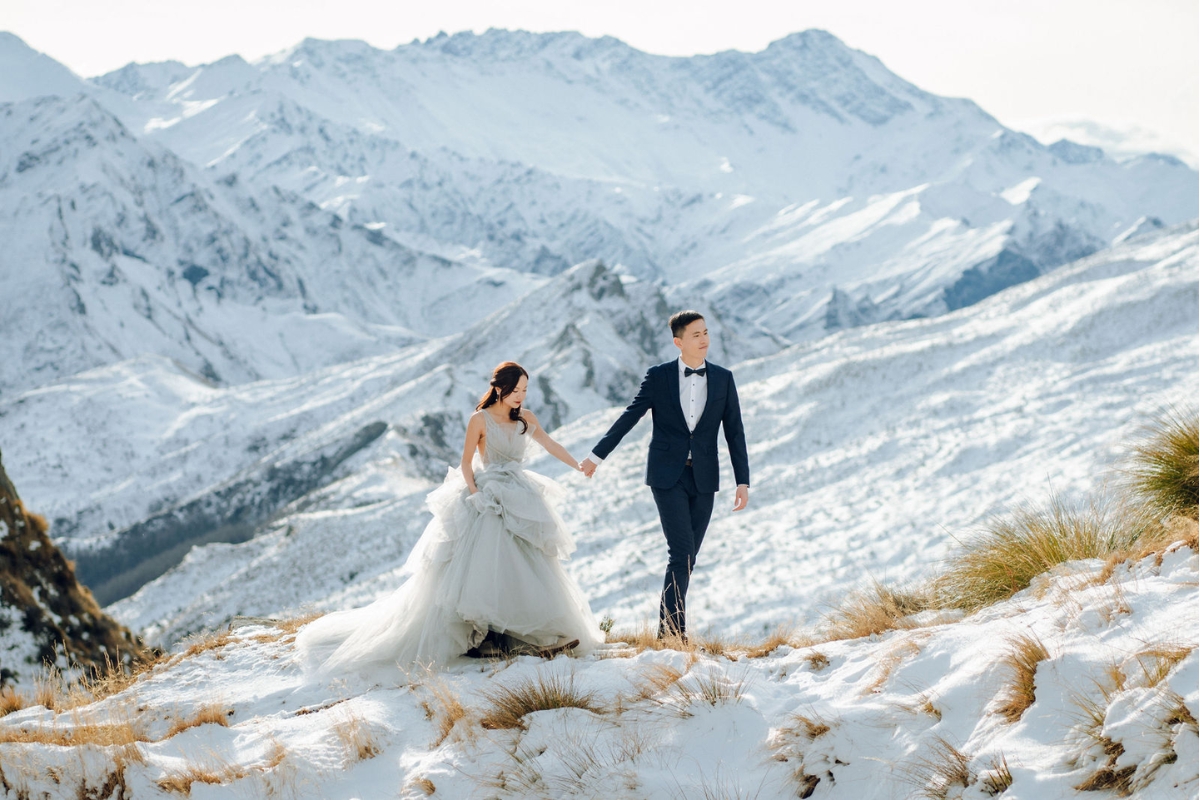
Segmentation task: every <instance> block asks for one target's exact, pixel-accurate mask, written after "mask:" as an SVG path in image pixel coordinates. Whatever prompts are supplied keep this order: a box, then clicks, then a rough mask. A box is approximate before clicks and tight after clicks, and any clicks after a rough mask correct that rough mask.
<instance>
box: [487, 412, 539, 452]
mask: <svg viewBox="0 0 1200 800" xmlns="http://www.w3.org/2000/svg"><path fill="white" fill-rule="evenodd" d="M483 420H484V428H485V430H486V431H487V442H486V444H485V445H484V449H483V463H484V464H504V463H507V462H509V461H518V462H519V461H524V460H525V445H526V444H527V442H528V441H529V436H530V434H532V433H533V429H534V426H533V423H527V424H528V425H529V427H528V428H526V430H525V433H521V432H520V430H521V423H519V422H506V423H501V422H496V420H494V419H493V418H492V415H491V414H489V413H488V412H487V411H484V412H483Z"/></svg>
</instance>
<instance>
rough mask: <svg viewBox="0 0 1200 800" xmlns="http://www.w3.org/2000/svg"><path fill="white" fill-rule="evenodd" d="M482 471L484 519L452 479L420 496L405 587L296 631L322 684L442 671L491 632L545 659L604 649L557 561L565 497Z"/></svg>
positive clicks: (453, 475)
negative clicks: (421, 520) (422, 509)
mask: <svg viewBox="0 0 1200 800" xmlns="http://www.w3.org/2000/svg"><path fill="white" fill-rule="evenodd" d="M477 463H478V462H477ZM479 466H480V468H479V469H477V470H476V471H475V483H476V486H477V487H478V488H479V491H480V493H481V495H482V497H483V502H482V506H483V508H482V510H477V509H476V508H475V507H474V506H473V505H472V504H471V503H468V502H467V497H468V494H469V492H468V489H467V485H466V481H465V479H464V478H463V475H462V472H461V470H459V469H457V468H453V467H452V468H450V469H448V470H447V472H446V478H445V480H444V481H443V482H442V485H441V486H439V487H438V488H436V489H434V490H433V491H432V492H430V493H429V494H428V495H427V496H426V504H427V506H428V508H429V510H430V511H431V512H432V513H433V519H432V520H431V521H430V522H429V524H428V525H427V526H426V528H425V531H424V533H422V535H421V538H420V539H419V540H418V542H417V544H416V546H415V547H414V548H413V551H412V552H411V553H410V554H409V557H408V559H407V561H406V562H405V567H404V571H405V572H406V573H409V577H408V579H407V580H406V581H405V583H404V584H403V585H402V586H400V588H398V589H397V590H396V591H395V592H393V593H392V594H390V595H387V596H385V597H382V598H380V599H379V600H377V601H375V602H374V603H372V604H371V605H369V606H365V607H363V608H359V609H354V610H351V611H342V612H336V613H333V614H328V615H326V616H325V617H322V618H320V619H318V620H315V621H314V622H312V623H310V624H309V625H307V626H306V627H305V628H304V629H302V630H301V632H300V634H299V635H298V636H297V640H296V644H297V648H298V649H299V650H301V652H302V653H303V654H304V657H305V660H306V662H307V663H309V664H310V665H312V664H317V665H318V669H319V672H320V673H321V674H322V675H331V674H336V673H337V672H339V671H343V670H346V669H364V668H367V669H369V668H371V667H375V666H381V665H395V664H397V663H398V664H400V665H401V666H406V665H418V664H421V665H438V664H444V663H446V662H448V661H450V660H452V659H453V658H455V657H456V656H459V655H461V654H463V653H465V652H466V651H467V650H468V649H469V648H470V647H473V646H476V645H478V644H479V642H480V641H481V640H482V639H483V638H484V636H485V635H486V634H487V632H488V631H489V630H491V631H495V632H497V633H504V634H508V635H509V636H514V637H516V638H518V639H521V640H523V641H526V642H529V643H531V644H534V645H537V646H541V647H546V646H551V645H554V644H556V643H558V642H559V641H560V640H561V638H563V637H566V638H568V639H579V642H580V644H579V647H578V648H576V652H577V653H580V654H586V653H587V652H590V651H591V650H592V649H594V648H595V646H596V645H598V644H599V643H600V642H601V641H602V637H601V632H600V629H599V626H598V625H597V623H596V620H595V617H594V616H593V615H592V612H591V608H590V607H589V605H588V602H587V598H586V597H584V595H583V593H582V592H581V591H580V590H579V587H578V585H577V584H576V583H575V581H574V580H573V579H572V578H571V577H570V575H568V574H567V572H566V570H565V569H564V567H563V564H562V561H561V559H563V558H566V557H567V556H569V555H570V554H571V553H572V552H574V550H575V541H574V539H573V537H572V536H571V535H570V533H569V531H567V528H566V525H565V524H564V523H563V520H562V518H561V517H560V516H559V514H558V512H557V511H556V510H555V506H556V505H557V503H558V502H559V501H560V500H561V499H562V497H563V496H564V495H565V492H564V490H563V489H562V487H561V486H560V485H559V484H557V483H556V482H554V481H553V480H550V479H549V478H546V477H545V476H542V475H539V474H537V473H535V472H529V471H527V470H525V469H523V468H522V466H521V464H520V462H519V461H515V460H513V461H500V462H497V463H491V464H488V465H486V466H484V465H483V464H482V463H479ZM476 502H478V501H476Z"/></svg>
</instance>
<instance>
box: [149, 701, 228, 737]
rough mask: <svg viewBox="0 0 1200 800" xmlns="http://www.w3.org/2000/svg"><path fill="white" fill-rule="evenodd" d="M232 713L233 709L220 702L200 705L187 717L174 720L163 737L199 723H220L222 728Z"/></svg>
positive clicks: (194, 726) (173, 734)
mask: <svg viewBox="0 0 1200 800" xmlns="http://www.w3.org/2000/svg"><path fill="white" fill-rule="evenodd" d="M232 715H233V709H231V708H229V707H227V706H223V705H221V704H220V703H211V704H209V705H206V706H201V707H200V708H199V709H197V710H196V713H195V714H193V715H192V716H190V717H187V718H182V717H181V718H179V719H177V720H175V722H174V723H172V725H171V727H170V729H168V730H167V735H166V736H165V737H163V738H165V739H170V738H171V737H172V736H175V735H177V734H180V733H183V732H184V731H186V730H190V729H192V728H198V727H199V726H201V725H220V726H221V727H223V728H228V727H229V717H230V716H232Z"/></svg>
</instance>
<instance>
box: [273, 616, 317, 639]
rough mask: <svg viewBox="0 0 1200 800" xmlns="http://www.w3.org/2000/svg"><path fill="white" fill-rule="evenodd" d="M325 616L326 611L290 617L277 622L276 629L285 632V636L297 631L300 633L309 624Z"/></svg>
mask: <svg viewBox="0 0 1200 800" xmlns="http://www.w3.org/2000/svg"><path fill="white" fill-rule="evenodd" d="M323 616H325V612H324V611H312V612H309V613H307V614H301V615H299V616H296V617H290V618H288V619H281V620H276V621H275V623H274V625H275V627H276V628H278V629H279V630H281V631H283V632H284V633H285V634H291V633H296V632H297V631H299V630H300V629H301V628H303V627H304V626H305V625H307V624H308V623H310V622H312V621H313V620H315V619H320V618H321V617H323Z"/></svg>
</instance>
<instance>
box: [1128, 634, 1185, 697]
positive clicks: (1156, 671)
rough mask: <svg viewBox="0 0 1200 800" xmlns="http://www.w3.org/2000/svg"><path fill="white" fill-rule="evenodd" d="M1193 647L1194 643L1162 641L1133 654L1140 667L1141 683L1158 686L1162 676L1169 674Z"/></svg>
mask: <svg viewBox="0 0 1200 800" xmlns="http://www.w3.org/2000/svg"><path fill="white" fill-rule="evenodd" d="M1195 649H1196V646H1195V645H1183V644H1172V643H1163V644H1157V645H1154V646H1152V647H1147V648H1145V649H1144V650H1139V651H1138V652H1137V653H1135V654H1134V660H1135V661H1136V662H1137V665H1138V667H1140V668H1141V672H1142V678H1143V680H1142V681H1141V683H1142V685H1143V686H1148V687H1154V686H1158V685H1159V684H1160V683H1162V681H1163V679H1164V678H1166V677H1167V676H1168V675H1170V674H1171V670H1173V669H1175V665H1177V664H1178V663H1179V662H1180V661H1183V660H1184V659H1185V658H1187V657H1188V655H1189V654H1191V652H1192V651H1193V650H1195Z"/></svg>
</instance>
